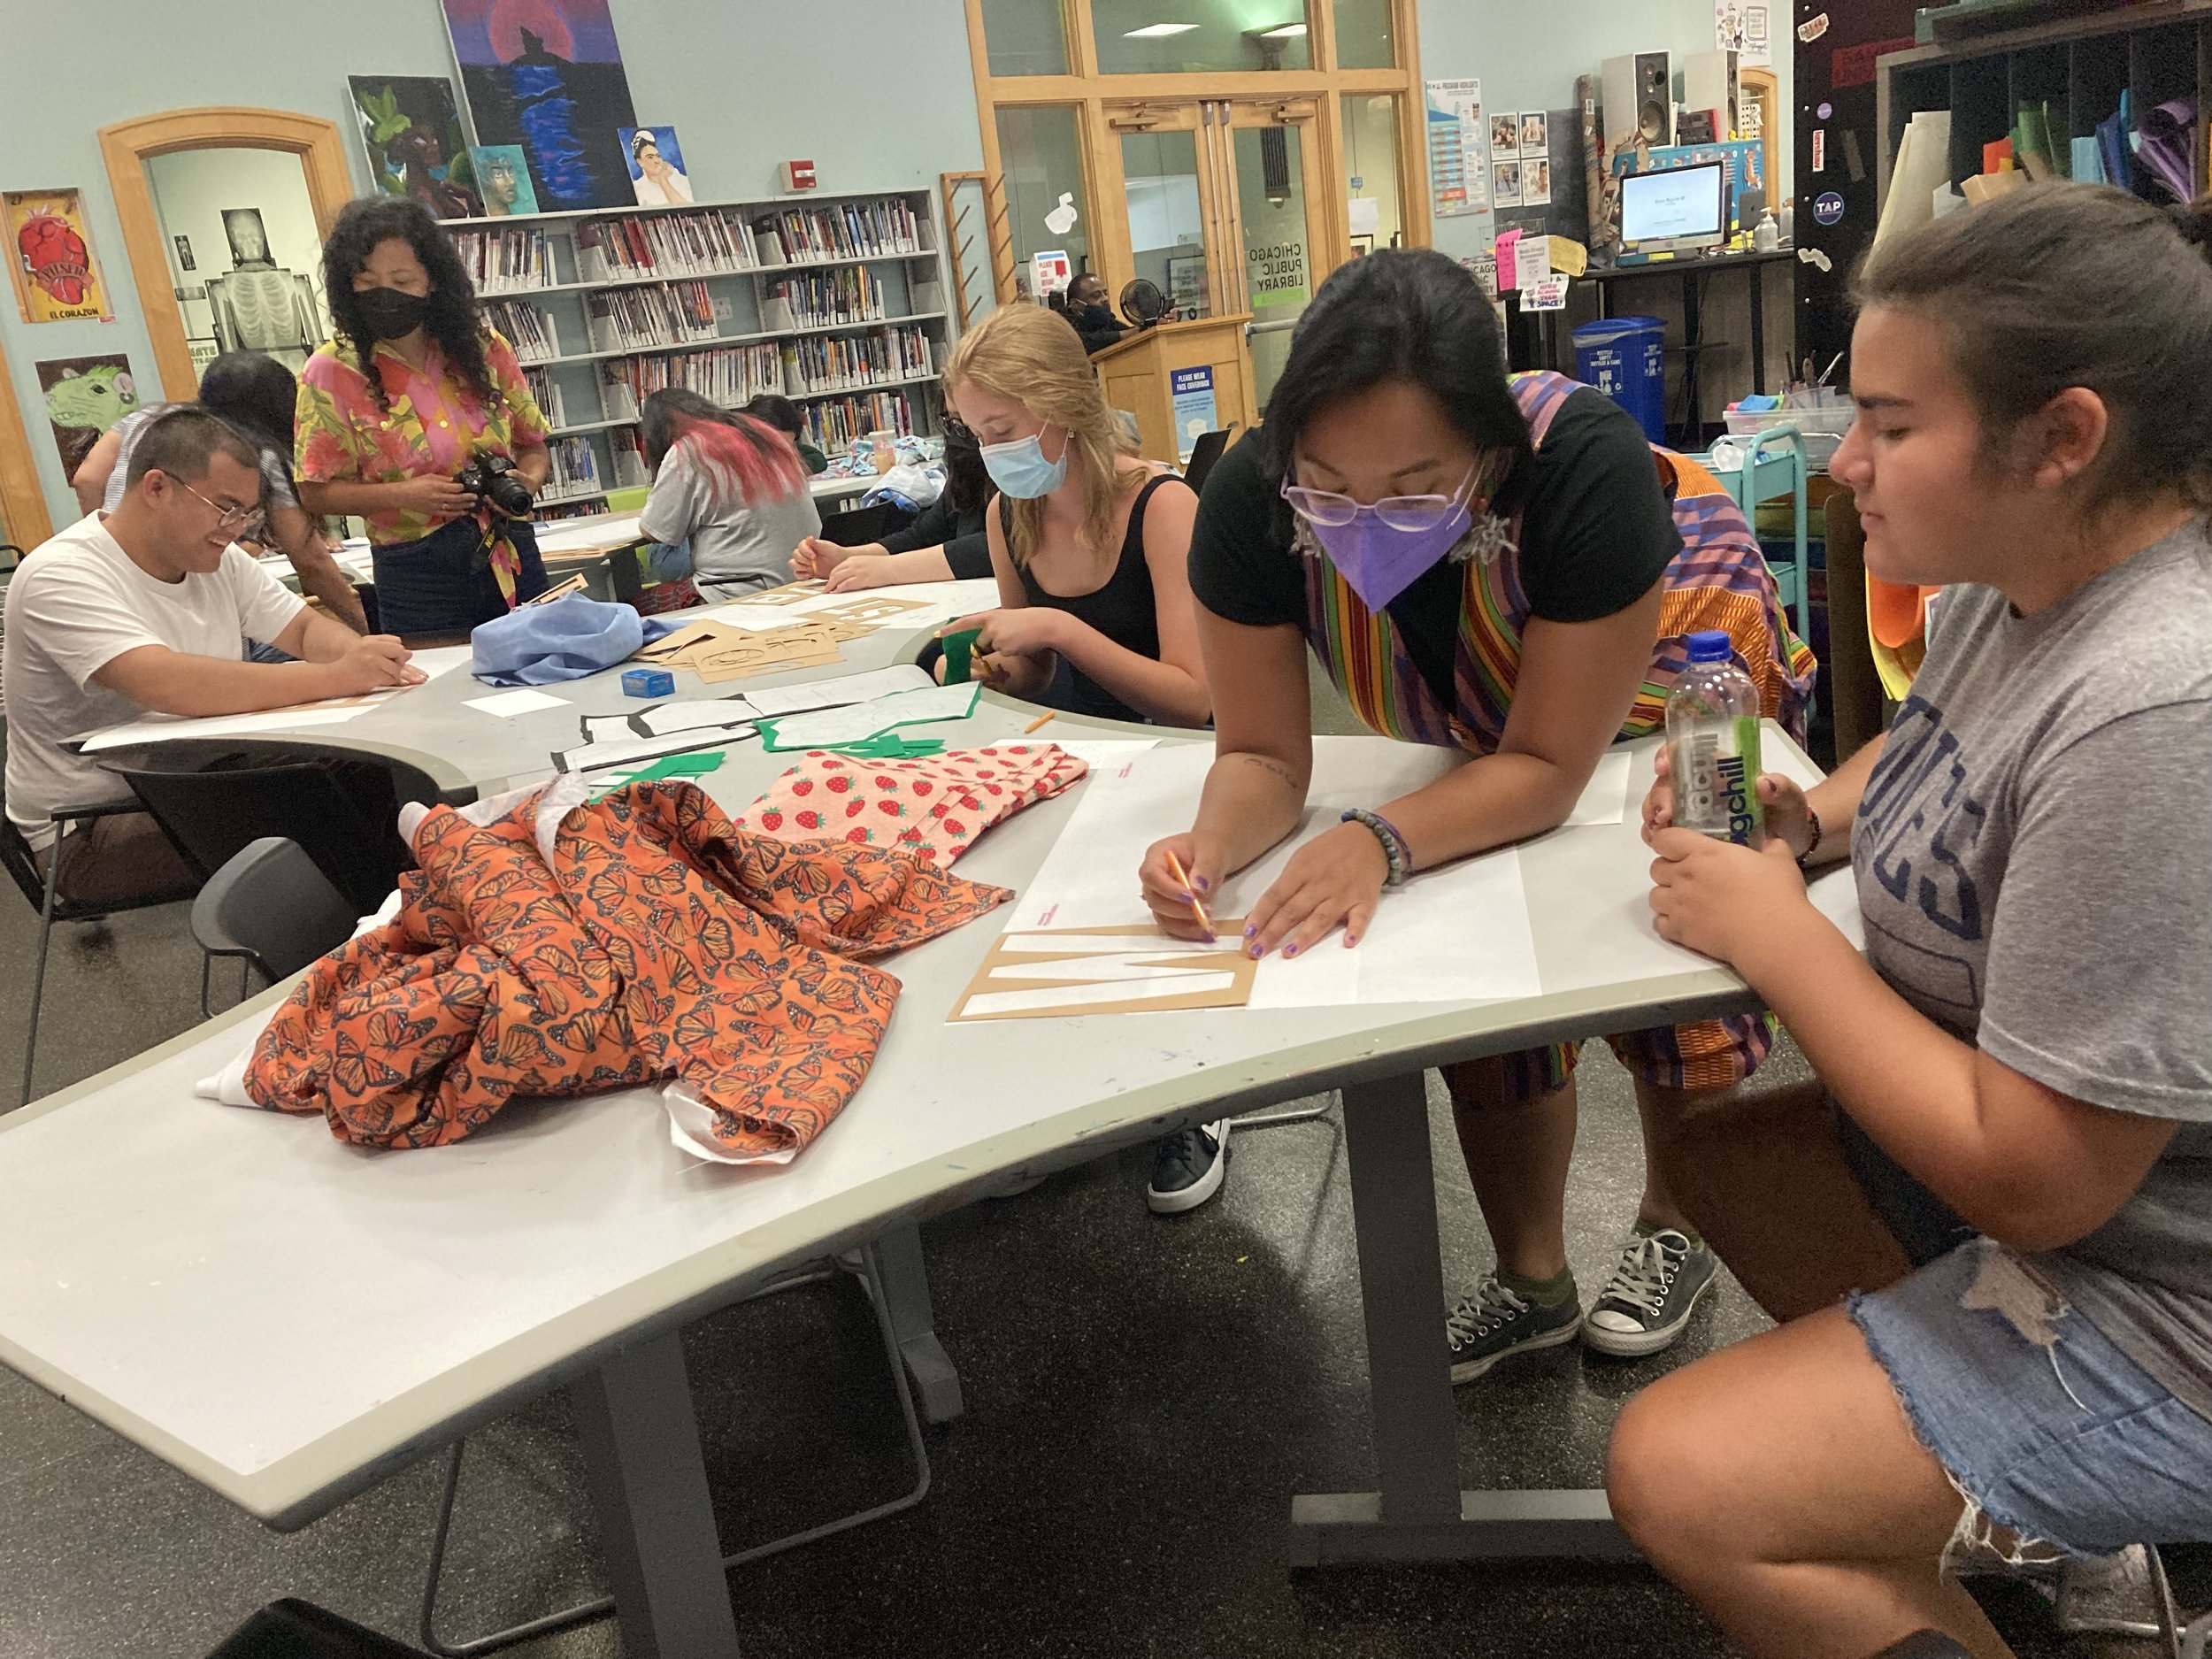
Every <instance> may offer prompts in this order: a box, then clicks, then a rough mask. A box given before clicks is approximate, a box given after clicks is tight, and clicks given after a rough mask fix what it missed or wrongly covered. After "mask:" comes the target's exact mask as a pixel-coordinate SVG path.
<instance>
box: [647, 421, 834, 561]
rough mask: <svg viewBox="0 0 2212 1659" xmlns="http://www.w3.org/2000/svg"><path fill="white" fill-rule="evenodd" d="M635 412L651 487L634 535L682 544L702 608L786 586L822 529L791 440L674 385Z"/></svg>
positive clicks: (772, 428)
mask: <svg viewBox="0 0 2212 1659" xmlns="http://www.w3.org/2000/svg"><path fill="white" fill-rule="evenodd" d="M639 412H640V417H641V426H642V428H643V431H642V434H641V435H642V437H643V439H644V443H645V464H646V465H648V466H649V467H650V468H651V469H652V471H653V489H652V494H651V495H649V496H647V497H646V502H645V511H643V512H641V513H640V514H639V515H638V533H639V534H641V535H645V536H649V537H650V538H651V539H652V540H654V541H658V542H662V543H664V544H666V545H668V546H670V547H680V546H685V545H688V547H689V549H690V554H691V577H692V580H694V581H695V583H697V585H698V588H699V595H700V597H701V598H703V599H704V600H705V601H706V602H707V603H710V604H712V603H716V602H718V601H720V600H724V599H735V598H740V597H742V596H743V595H746V594H748V593H752V592H757V590H759V589H761V588H774V587H779V586H780V585H781V584H782V583H785V582H787V581H789V580H791V556H792V554H793V553H794V552H795V550H796V549H798V546H799V544H800V543H801V542H802V541H805V540H806V539H807V537H809V536H810V535H812V534H815V533H816V532H817V531H818V530H819V529H820V528H821V527H822V515H821V514H820V512H819V511H817V510H816V508H815V505H814V497H813V496H812V495H810V493H809V492H808V489H807V487H806V478H807V473H806V464H805V463H804V462H803V461H802V460H800V458H799V452H798V450H797V449H796V448H795V447H794V446H793V444H792V442H791V440H790V439H789V438H788V437H787V436H785V435H784V434H782V433H780V432H778V431H777V430H776V429H775V428H774V427H773V426H769V425H768V424H767V423H766V422H765V421H761V420H756V419H754V418H753V417H752V416H750V415H742V414H737V413H733V411H729V410H726V409H724V408H722V407H721V406H720V405H719V404H717V403H710V402H708V401H707V399H705V398H703V397H702V396H699V395H698V394H697V393H695V392H687V391H682V390H679V389H676V388H670V389H669V390H666V391H661V392H655V393H654V394H653V395H652V396H650V397H648V398H647V399H646V400H645V404H644V407H643V408H642V409H641V411H639Z"/></svg>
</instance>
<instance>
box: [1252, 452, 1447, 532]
mask: <svg viewBox="0 0 2212 1659" xmlns="http://www.w3.org/2000/svg"><path fill="white" fill-rule="evenodd" d="M1475 471H1476V469H1475V468H1473V467H1469V468H1468V469H1467V475H1466V476H1465V477H1464V478H1463V479H1461V480H1459V487H1458V488H1456V489H1455V490H1453V491H1452V493H1451V494H1450V495H1385V496H1384V497H1383V498H1382V499H1381V500H1380V501H1377V502H1372V503H1370V502H1363V501H1354V500H1353V499H1352V498H1351V497H1350V496H1349V495H1338V494H1337V493H1336V491H1334V490H1333V489H1309V488H1307V487H1306V486H1305V485H1303V484H1293V483H1291V482H1290V481H1289V480H1284V483H1283V499H1284V500H1285V501H1286V502H1288V503H1290V506H1291V511H1294V512H1295V513H1296V514H1297V515H1298V516H1299V517H1300V518H1303V519H1305V520H1306V521H1307V522H1309V523H1310V524H1319V525H1327V526H1331V527H1333V528H1334V527H1340V526H1344V525H1348V524H1350V523H1351V522H1352V521H1353V520H1354V519H1356V518H1358V517H1359V516H1360V514H1362V513H1363V512H1364V513H1372V514H1373V515H1374V516H1375V517H1376V518H1379V519H1381V520H1382V521H1383V523H1385V524H1386V525H1388V526H1390V527H1391V528H1392V529H1393V530H1409V531H1418V530H1433V529H1435V528H1436V526H1439V525H1440V524H1442V523H1443V522H1444V521H1445V520H1446V519H1447V518H1450V517H1451V516H1452V514H1453V513H1455V512H1456V511H1458V510H1459V505H1460V503H1461V502H1462V500H1463V499H1464V498H1465V496H1466V494H1467V488H1468V486H1469V485H1471V483H1473V482H1474V478H1475Z"/></svg>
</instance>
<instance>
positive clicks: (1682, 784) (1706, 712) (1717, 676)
mask: <svg viewBox="0 0 2212 1659" xmlns="http://www.w3.org/2000/svg"><path fill="white" fill-rule="evenodd" d="M1686 643H1687V645H1688V647H1689V654H1690V664H1689V666H1688V667H1687V668H1686V669H1684V670H1683V671H1682V677H1681V678H1680V679H1679V680H1676V681H1675V682H1674V689H1673V690H1672V691H1671V692H1669V693H1668V694H1667V765H1668V769H1669V772H1670V775H1671V777H1672V778H1673V780H1674V821H1675V825H1676V826H1677V827H1678V828H1681V829H1686V830H1695V831H1696V832H1697V833H1699V834H1701V835H1710V836H1712V837H1714V838H1715V839H1716V840H1718V841H1737V842H1740V843H1741V844H1742V845H1744V846H1747V847H1756V846H1758V845H1759V844H1760V842H1761V841H1763V839H1764V837H1765V825H1764V822H1763V813H1762V812H1761V811H1760V809H1759V791H1758V781H1759V691H1758V687H1755V686H1754V685H1753V684H1752V683H1751V676H1750V675H1748V674H1747V673H1745V672H1744V671H1743V670H1742V669H1740V668H1739V667H1737V666H1736V657H1735V649H1734V647H1733V645H1732V643H1731V641H1730V640H1729V638H1728V635H1726V634H1723V633H1720V632H1718V631H1717V630H1715V631H1712V632H1709V633H1703V634H1691V635H1690V636H1689V639H1688V641H1686Z"/></svg>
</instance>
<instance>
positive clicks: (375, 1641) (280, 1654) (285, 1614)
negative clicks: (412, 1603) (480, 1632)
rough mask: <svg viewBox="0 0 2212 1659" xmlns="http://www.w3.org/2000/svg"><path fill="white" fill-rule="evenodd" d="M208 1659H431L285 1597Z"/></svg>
mask: <svg viewBox="0 0 2212 1659" xmlns="http://www.w3.org/2000/svg"><path fill="white" fill-rule="evenodd" d="M207 1659H429V1655H426V1654H425V1653H424V1652H423V1651H422V1649H420V1648H419V1647H408V1646H407V1645H406V1644H405V1643H404V1642H396V1641H394V1640H392V1639H391V1638H390V1637H389V1636H380V1635H378V1634H377V1633H376V1632H374V1631H373V1630H370V1629H368V1628H366V1627H365V1626H364V1625H360V1624H355V1623H354V1622H353V1621H352V1620H351V1619H348V1618H340V1617H338V1616H337V1615H336V1614H335V1613H327V1612H325V1611H324V1610H323V1609H321V1608H319V1607H316V1606H314V1605H312V1604H311V1603H310V1602H306V1601H297V1600H296V1599H295V1598H293V1597H291V1596H287V1597H285V1598H284V1600H282V1601H272V1602H270V1603H269V1605H268V1606H266V1607H265V1608H263V1609H261V1610H260V1611H259V1612H258V1613H256V1614H255V1615H254V1616H253V1617H251V1618H250V1619H248V1620H247V1621H246V1622H245V1623H244V1624H241V1625H240V1626H239V1627H238V1628H237V1629H236V1630H234V1631H233V1632H231V1633H230V1639H229V1640H227V1641H226V1642H224V1644H223V1645H222V1646H221V1647H218V1648H217V1649H216V1650H215V1651H214V1652H213V1653H211V1654H210V1655H208V1656H207Z"/></svg>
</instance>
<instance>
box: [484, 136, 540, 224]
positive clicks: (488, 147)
mask: <svg viewBox="0 0 2212 1659" xmlns="http://www.w3.org/2000/svg"><path fill="white" fill-rule="evenodd" d="M469 159H470V161H472V163H474V164H475V169H476V193H477V195H479V196H482V197H483V198H484V213H485V216H486V217H487V218H489V219H505V218H507V217H508V216H509V215H511V214H514V213H534V212H536V211H538V191H537V187H536V186H535V185H534V184H532V183H531V182H530V158H529V157H527V156H526V155H524V154H523V153H522V146H521V145H520V144H479V145H478V146H477V147H476V148H475V149H473V150H470V151H469Z"/></svg>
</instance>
